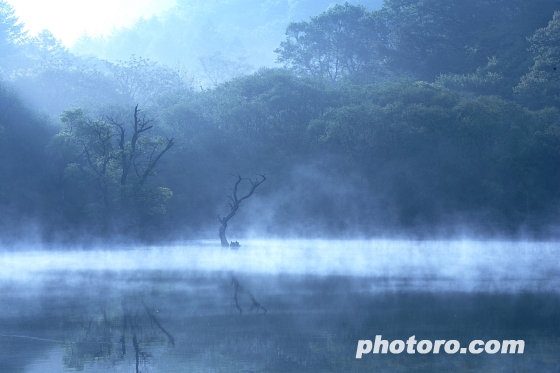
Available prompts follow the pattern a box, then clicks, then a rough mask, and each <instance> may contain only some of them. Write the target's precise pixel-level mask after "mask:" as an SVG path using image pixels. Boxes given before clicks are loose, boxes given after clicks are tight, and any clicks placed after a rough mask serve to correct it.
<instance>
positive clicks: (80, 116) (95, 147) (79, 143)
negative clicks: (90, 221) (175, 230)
mask: <svg viewBox="0 0 560 373" xmlns="http://www.w3.org/2000/svg"><path fill="white" fill-rule="evenodd" d="M61 122H62V130H61V132H60V133H59V134H58V135H57V136H55V138H53V143H52V144H51V148H53V149H54V150H55V151H58V152H61V151H63V153H62V154H60V153H59V158H60V157H62V159H63V160H64V159H66V162H69V163H67V164H66V166H65V170H64V175H65V176H64V179H63V185H61V188H67V189H69V192H70V193H68V194H69V195H71V196H74V199H72V198H70V199H71V200H70V201H67V204H69V206H66V210H67V211H69V212H70V213H71V212H72V211H74V212H73V213H78V214H80V213H83V212H85V213H86V214H87V215H89V216H90V217H96V218H97V219H99V220H101V221H102V222H103V223H107V222H108V221H109V218H110V217H111V216H123V215H124V216H125V217H128V218H130V219H136V220H138V219H141V218H142V217H144V216H149V215H152V214H163V213H165V211H166V203H167V201H168V200H169V199H170V198H171V196H172V192H171V191H170V190H169V189H167V188H163V187H159V186H156V185H153V184H150V183H148V180H149V178H153V176H154V175H156V173H155V171H156V166H157V165H158V163H159V162H160V160H161V158H162V157H163V155H164V154H165V153H167V151H168V150H169V149H170V148H171V147H172V146H173V139H169V140H165V139H163V138H162V137H148V136H146V135H145V133H146V132H147V131H149V130H151V129H152V127H153V125H152V123H151V121H150V120H148V119H147V118H146V117H145V116H143V115H141V113H140V111H139V109H138V107H136V108H135V109H134V115H133V120H132V121H124V120H121V119H120V118H119V117H117V116H112V117H108V118H107V119H105V120H93V119H91V118H88V117H87V116H86V115H85V114H84V112H83V111H82V110H81V109H75V110H69V111H65V112H64V113H63V114H62V116H61ZM59 163H60V162H59ZM62 164H64V161H62ZM91 182H93V183H94V184H93V187H91V185H92V184H91ZM76 208H78V211H76Z"/></svg>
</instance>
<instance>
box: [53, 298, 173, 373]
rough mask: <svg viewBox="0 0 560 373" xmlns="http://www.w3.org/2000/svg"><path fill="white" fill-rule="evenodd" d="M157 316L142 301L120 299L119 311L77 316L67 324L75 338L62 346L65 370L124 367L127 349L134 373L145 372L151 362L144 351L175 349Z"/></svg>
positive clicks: (104, 310)
mask: <svg viewBox="0 0 560 373" xmlns="http://www.w3.org/2000/svg"><path fill="white" fill-rule="evenodd" d="M156 313H157V311H156V310H154V309H152V308H150V307H149V306H148V305H146V303H145V302H144V301H143V300H141V301H133V300H125V299H123V300H122V302H121V306H120V307H118V306H116V307H113V308H111V307H105V308H104V309H103V310H102V311H101V312H97V313H90V314H85V315H84V314H82V315H76V316H75V317H74V318H73V319H71V320H70V324H73V325H72V326H73V327H72V328H71V329H72V330H76V332H75V335H74V336H72V337H71V338H69V340H70V342H68V343H67V344H66V345H65V346H64V357H63V364H64V366H65V368H67V369H69V370H84V368H85V366H86V365H87V364H89V363H96V364H98V365H106V366H108V367H110V366H115V365H117V364H123V363H126V361H127V359H126V356H127V351H130V347H132V351H133V353H134V364H135V369H136V370H135V371H136V372H137V373H138V372H140V367H141V366H144V367H145V368H147V366H148V365H149V364H150V359H151V358H152V354H151V353H150V352H149V351H147V350H146V349H147V347H150V346H163V345H165V344H166V343H167V344H169V345H171V346H175V338H174V337H173V335H171V333H169V332H168V331H167V330H166V329H165V328H164V327H163V326H162V324H161V322H160V321H159V319H158V317H157V316H156ZM119 335H120V336H119ZM127 347H128V348H127Z"/></svg>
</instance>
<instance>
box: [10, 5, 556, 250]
mask: <svg viewBox="0 0 560 373" xmlns="http://www.w3.org/2000/svg"><path fill="white" fill-rule="evenodd" d="M558 10H560V3H559V2H558V1H544V0H536V1H532V2H527V1H521V0H507V1H506V0H503V1H502V0H493V1H489V0H473V1H468V2H461V1H456V2H449V1H444V0H427V1H416V0H386V1H385V3H384V6H383V7H382V8H381V9H380V10H376V11H368V10H367V9H366V8H364V7H361V6H354V5H350V4H348V3H345V4H341V5H335V6H333V7H331V8H329V9H328V10H327V11H325V12H323V13H321V14H319V15H317V16H315V17H312V18H311V19H310V20H308V21H301V22H297V23H291V24H289V25H288V26H287V31H286V40H285V41H284V42H282V43H281V44H280V46H279V47H278V48H277V49H276V53H277V56H278V61H279V63H281V64H283V65H284V67H283V68H275V69H270V68H263V69H260V70H258V71H257V72H256V73H254V74H251V75H247V76H243V77H239V78H235V79H232V80H229V81H226V82H224V83H221V84H218V85H216V86H215V87H214V88H212V89H199V87H196V84H195V83H194V79H193V77H192V76H190V75H189V74H187V73H185V71H184V70H183V69H181V67H180V66H176V67H174V68H169V67H166V66H163V65H159V64H156V63H154V62H152V61H150V60H148V59H145V58H141V57H137V56H132V57H131V58H130V59H128V60H125V61H120V62H117V63H109V62H106V61H101V60H97V59H95V58H93V57H89V58H84V57H80V56H76V55H73V54H71V53H70V52H68V51H67V50H66V49H65V48H64V47H63V46H62V45H61V44H60V43H59V42H58V41H57V40H56V39H55V38H54V37H52V35H51V34H49V33H48V32H43V33H41V34H40V35H39V36H37V37H29V36H28V35H26V34H25V33H24V32H23V28H22V27H21V24H20V23H19V21H18V20H17V18H16V17H15V16H14V15H13V10H11V8H10V7H9V5H7V3H5V2H1V1H0V18H1V19H0V21H1V22H0V25H1V26H2V27H1V28H0V68H1V70H0V72H1V73H2V76H3V80H4V81H3V82H2V83H1V85H0V175H1V177H0V206H1V209H0V225H1V227H2V228H1V229H2V232H3V233H2V235H3V237H2V239H6V238H7V237H9V236H10V235H12V234H14V235H15V234H16V233H17V234H20V235H21V234H24V233H25V234H27V235H28V232H29V231H30V230H33V232H35V234H37V236H38V237H40V238H47V239H52V240H60V239H65V238H78V237H82V236H83V235H84V234H86V235H91V236H98V237H107V236H114V235H121V236H126V237H130V238H141V239H146V240H151V239H154V240H156V239H157V240H162V239H173V238H180V237H183V238H185V237H191V236H192V235H195V234H200V232H204V230H205V229H209V232H210V233H211V234H215V233H216V232H214V231H215V230H216V229H215V226H216V223H215V219H216V216H217V215H218V213H220V212H221V211H223V209H224V207H225V206H224V201H225V199H224V197H225V196H227V195H228V194H229V191H228V187H229V186H230V185H232V182H234V181H235V178H236V177H237V176H233V178H231V176H229V175H232V174H234V175H238V174H240V175H255V174H262V173H266V175H267V179H268V180H269V182H267V183H266V184H263V186H262V187H261V188H259V191H258V192H259V193H258V195H257V196H255V197H252V200H251V203H252V204H254V208H253V207H252V208H251V210H254V211H249V210H247V211H242V212H241V213H239V214H238V215H237V216H238V217H236V219H238V218H239V219H240V220H239V226H244V224H243V223H247V224H250V229H254V230H255V231H258V232H262V233H267V234H272V235H286V234H293V235H298V236H324V235H333V236H345V235H348V236H355V235H358V234H359V235H392V234H411V235H427V236H430V235H442V234H444V235H445V234H449V235H452V234H457V233H462V232H461V230H465V231H466V232H474V233H486V234H491V235H502V234H505V235H521V234H528V235H533V236H538V235H541V236H546V235H548V234H551V233H553V232H554V224H557V222H558V218H560V216H559V207H560V205H559V203H560V111H559V110H560V78H559V75H558V74H559V73H560V70H559V69H560V52H559V51H560V49H559V47H558V45H560V31H559V30H560V12H559V11H558ZM240 193H242V194H244V193H243V192H242V191H240ZM243 219H245V220H243ZM246 226H247V225H246Z"/></svg>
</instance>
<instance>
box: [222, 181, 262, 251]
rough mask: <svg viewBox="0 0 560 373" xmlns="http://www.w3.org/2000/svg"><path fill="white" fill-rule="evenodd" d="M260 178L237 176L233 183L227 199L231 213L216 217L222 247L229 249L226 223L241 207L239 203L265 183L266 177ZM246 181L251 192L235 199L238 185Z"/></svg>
mask: <svg viewBox="0 0 560 373" xmlns="http://www.w3.org/2000/svg"><path fill="white" fill-rule="evenodd" d="M258 176H260V178H259V177H257V178H255V179H254V180H253V179H250V178H243V177H241V176H240V175H237V181H236V182H235V184H234V186H233V189H232V190H231V192H232V193H231V196H229V197H228V199H229V201H228V207H229V208H230V209H231V211H230V212H229V214H227V215H226V216H224V217H223V218H222V217H220V215H218V221H219V222H220V230H219V234H220V242H221V243H222V247H228V246H229V247H231V246H230V244H229V242H228V240H227V238H226V228H227V223H228V221H229V219H231V218H233V215H235V213H236V212H237V210H239V206H241V202H243V201H244V200H246V199H247V198H249V197H251V196H252V195H253V193H254V192H255V189H257V187H258V186H259V185H261V184H262V183H264V182H265V180H266V177H265V176H264V175H258ZM244 180H245V181H248V182H249V184H251V190H250V191H249V192H248V193H247V194H246V195H244V196H243V197H241V198H238V197H237V188H238V187H239V184H240V183H241V182H242V181H244Z"/></svg>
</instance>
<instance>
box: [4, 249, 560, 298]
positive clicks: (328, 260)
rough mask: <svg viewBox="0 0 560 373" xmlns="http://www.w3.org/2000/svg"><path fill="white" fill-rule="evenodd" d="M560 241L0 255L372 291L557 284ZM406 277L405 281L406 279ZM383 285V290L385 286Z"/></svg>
mask: <svg viewBox="0 0 560 373" xmlns="http://www.w3.org/2000/svg"><path fill="white" fill-rule="evenodd" d="M559 254H560V248H558V245H557V244H556V243H552V242H551V243H546V242H545V243H542V242H507V241H503V242H501V241H494V242H487V241H405V240H403V241H399V240H276V241H274V240H250V241H245V242H244V243H243V247H242V249H241V250H238V251H233V250H224V249H222V248H219V247H217V245H216V244H215V242H214V241H211V240H208V241H192V242H189V243H186V244H177V245H170V246H150V247H137V248H134V247H133V248H131V247H126V248H119V247H118V246H111V247H107V248H97V249H89V250H49V251H45V250H40V249H30V250H29V251H22V252H16V253H13V252H4V253H3V254H0V263H1V267H2V268H4V270H3V271H2V273H0V279H3V280H12V281H17V280H23V281H31V282H33V281H40V280H41V279H42V278H43V277H44V276H48V275H49V273H58V272H61V271H62V272H66V273H67V274H68V277H69V278H71V277H72V274H73V273H80V272H82V271H92V272H96V271H110V272H117V273H118V272H135V271H136V272H142V271H176V272H182V273H188V272H199V273H211V272H227V271H235V272H236V273H240V274H248V275H272V276H274V275H300V276H301V275H304V276H305V275H308V276H333V275H334V276H347V277H373V278H379V279H384V281H385V282H384V283H383V284H384V285H379V284H376V283H373V284H372V285H371V289H370V290H372V291H374V290H386V289H384V288H383V286H388V287H391V286H405V287H406V289H407V290H421V291H440V290H448V291H484V292H515V291H558V289H560V287H559V286H558V285H560V283H559V281H560V255H559ZM399 281H405V282H403V283H401V284H399ZM378 287H379V289H378Z"/></svg>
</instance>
